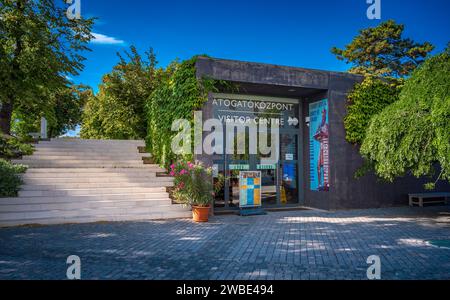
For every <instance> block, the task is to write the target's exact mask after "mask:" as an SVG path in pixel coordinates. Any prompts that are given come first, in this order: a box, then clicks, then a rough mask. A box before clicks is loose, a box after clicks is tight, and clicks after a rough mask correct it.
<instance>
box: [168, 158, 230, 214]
mask: <svg viewBox="0 0 450 300" xmlns="http://www.w3.org/2000/svg"><path fill="white" fill-rule="evenodd" d="M170 176H173V177H174V178H175V180H174V185H175V187H174V191H173V195H174V197H175V199H176V200H178V201H180V202H181V203H184V204H187V205H192V206H202V207H207V206H209V205H210V203H211V202H212V201H213V199H214V196H215V193H216V192H217V191H218V190H220V189H221V187H222V182H223V180H221V179H220V178H219V180H218V181H217V182H216V184H214V183H213V175H212V168H206V167H204V166H203V165H202V164H200V163H197V164H196V163H192V162H177V163H174V164H172V165H171V166H170Z"/></svg>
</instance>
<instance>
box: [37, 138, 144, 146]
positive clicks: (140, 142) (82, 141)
mask: <svg viewBox="0 0 450 300" xmlns="http://www.w3.org/2000/svg"><path fill="white" fill-rule="evenodd" d="M58 143H65V144H70V143H75V144H127V145H130V144H137V145H142V146H144V145H145V142H144V141H143V140H87V139H61V138H54V139H51V140H50V141H40V142H39V144H58Z"/></svg>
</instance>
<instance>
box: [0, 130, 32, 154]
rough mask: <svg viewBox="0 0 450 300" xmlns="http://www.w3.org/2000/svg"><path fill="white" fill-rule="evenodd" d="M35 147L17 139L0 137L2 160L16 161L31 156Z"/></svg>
mask: <svg viewBox="0 0 450 300" xmlns="http://www.w3.org/2000/svg"><path fill="white" fill-rule="evenodd" d="M33 152H34V147H33V146H32V145H30V144H27V143H25V142H23V141H22V140H20V139H17V138H15V137H7V136H5V135H0V158H5V159H14V158H20V157H22V156H23V155H31V154H33Z"/></svg>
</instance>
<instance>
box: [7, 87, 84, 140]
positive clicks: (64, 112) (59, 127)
mask: <svg viewBox="0 0 450 300" xmlns="http://www.w3.org/2000/svg"><path fill="white" fill-rule="evenodd" d="M91 96H92V90H91V89H90V88H89V87H87V86H85V85H71V86H68V87H63V88H62V89H59V90H57V91H55V92H54V93H52V94H50V95H48V97H49V99H48V102H47V103H48V105H47V106H46V107H45V110H44V111H43V110H42V107H38V106H31V105H26V106H25V107H22V106H17V107H16V108H15V109H14V113H13V120H14V121H13V122H12V125H11V132H12V133H13V134H15V135H16V136H18V137H21V138H26V137H28V134H29V133H30V132H39V130H40V123H41V116H45V117H46V119H47V121H48V128H47V129H48V132H47V135H48V137H50V138H52V137H58V136H60V135H62V134H65V133H67V131H69V130H74V129H75V128H76V127H77V125H79V124H80V123H81V116H82V112H83V107H84V104H85V103H86V102H87V99H88V98H89V97H91Z"/></svg>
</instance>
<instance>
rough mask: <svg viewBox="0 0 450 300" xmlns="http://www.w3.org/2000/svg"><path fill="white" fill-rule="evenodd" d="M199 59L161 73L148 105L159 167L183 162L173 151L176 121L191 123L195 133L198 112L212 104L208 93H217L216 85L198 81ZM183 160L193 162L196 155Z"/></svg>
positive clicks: (150, 139) (150, 147)
mask: <svg viewBox="0 0 450 300" xmlns="http://www.w3.org/2000/svg"><path fill="white" fill-rule="evenodd" d="M197 57H198V56H195V57H193V58H191V59H189V60H186V61H183V62H178V61H175V62H173V63H171V64H170V65H169V66H168V67H167V68H166V69H164V70H159V72H158V75H157V80H158V83H157V85H156V88H155V90H154V91H153V92H152V94H151V95H150V97H149V98H148V100H147V103H146V114H147V120H148V124H147V125H148V126H147V137H146V145H147V150H148V151H149V152H150V153H151V154H152V157H153V161H154V162H155V163H157V164H160V165H163V166H166V167H167V166H168V165H169V164H170V163H171V162H173V161H175V160H177V159H178V158H180V157H177V155H175V154H174V153H173V152H172V150H171V143H172V138H173V137H174V136H175V135H176V134H177V132H173V131H172V130H171V128H172V123H173V121H175V120H177V119H186V120H189V121H190V123H191V128H192V129H193V128H194V126H193V122H194V111H196V110H201V109H202V107H203V104H204V103H205V102H206V101H207V100H208V93H209V92H212V91H215V90H216V88H215V83H216V81H214V80H211V79H207V78H202V79H197V77H196V68H195V64H196V61H197ZM192 134H193V132H192ZM183 158H184V159H188V160H189V159H192V155H189V154H187V155H184V157H183Z"/></svg>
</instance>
